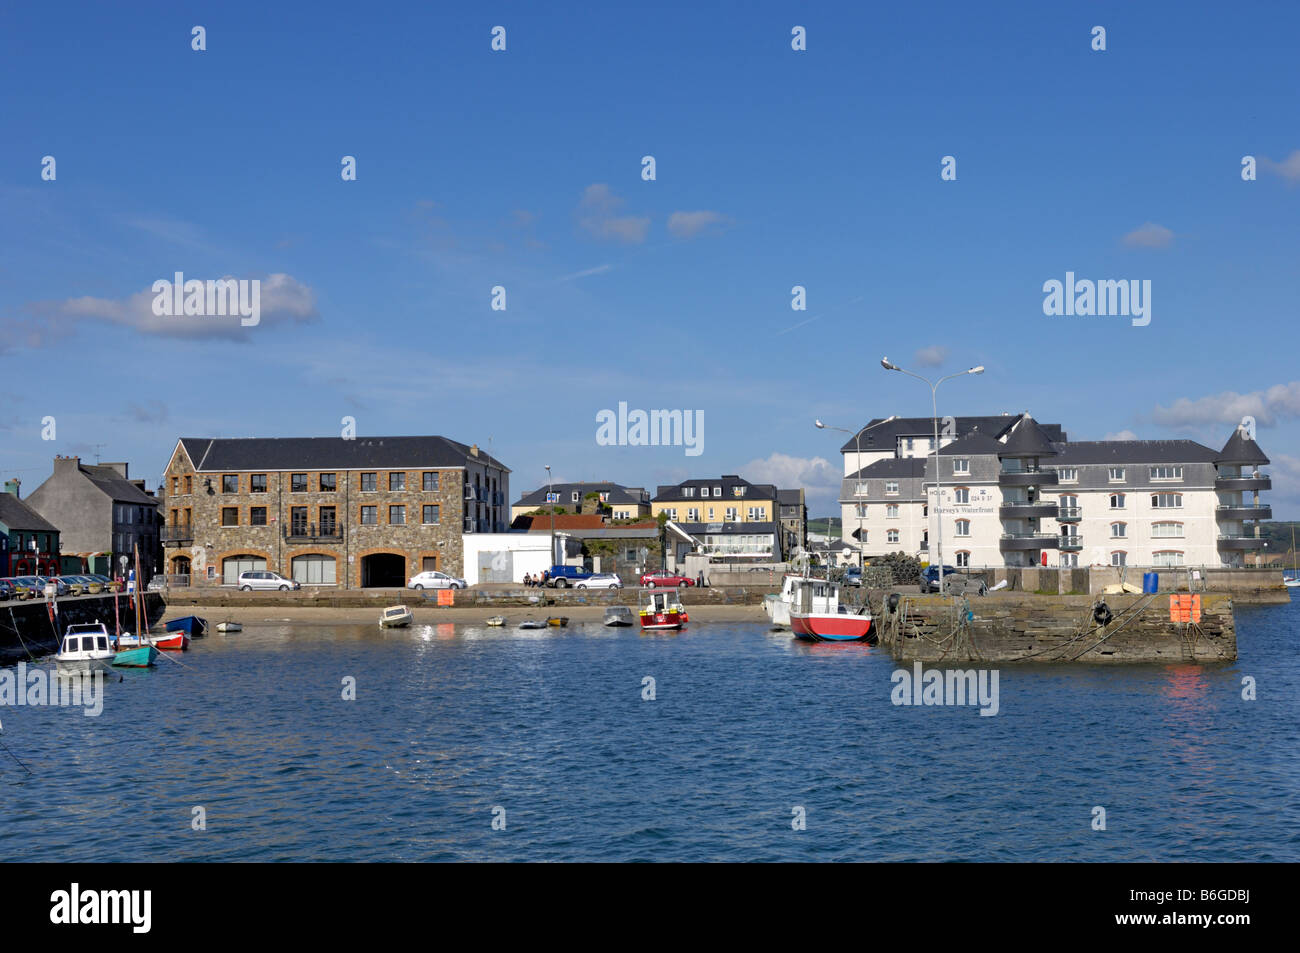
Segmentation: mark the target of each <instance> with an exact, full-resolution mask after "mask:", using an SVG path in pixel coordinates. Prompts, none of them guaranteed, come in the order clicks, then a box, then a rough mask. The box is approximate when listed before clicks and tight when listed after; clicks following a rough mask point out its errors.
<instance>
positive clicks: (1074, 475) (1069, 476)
mask: <svg viewBox="0 0 1300 953" xmlns="http://www.w3.org/2000/svg"><path fill="white" fill-rule="evenodd" d="M1056 479H1057V481H1058V482H1060V483H1078V482H1079V469H1078V467H1060V468H1058V469H1057V471H1056Z"/></svg>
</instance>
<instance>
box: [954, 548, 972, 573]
mask: <svg viewBox="0 0 1300 953" xmlns="http://www.w3.org/2000/svg"><path fill="white" fill-rule="evenodd" d="M957 568H958V569H969V568H970V553H968V552H967V551H966V550H964V549H959V550H958V551H957Z"/></svg>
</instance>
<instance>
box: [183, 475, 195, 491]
mask: <svg viewBox="0 0 1300 953" xmlns="http://www.w3.org/2000/svg"><path fill="white" fill-rule="evenodd" d="M193 491H194V478H193V477H192V476H190V475H189V474H188V473H187V474H186V475H185V492H186V493H192V492H193Z"/></svg>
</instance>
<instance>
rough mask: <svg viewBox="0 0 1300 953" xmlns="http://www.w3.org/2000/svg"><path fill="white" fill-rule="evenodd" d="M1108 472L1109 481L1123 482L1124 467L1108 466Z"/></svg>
mask: <svg viewBox="0 0 1300 953" xmlns="http://www.w3.org/2000/svg"><path fill="white" fill-rule="evenodd" d="M1109 474H1110V482H1111V483H1123V482H1124V468H1123V467H1111V468H1110V471H1109Z"/></svg>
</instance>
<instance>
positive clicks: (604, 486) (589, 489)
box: [511, 481, 650, 506]
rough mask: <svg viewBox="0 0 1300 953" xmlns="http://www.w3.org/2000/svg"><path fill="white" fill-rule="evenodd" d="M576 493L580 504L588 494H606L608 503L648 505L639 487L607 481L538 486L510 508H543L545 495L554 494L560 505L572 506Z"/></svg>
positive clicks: (647, 496) (648, 497)
mask: <svg viewBox="0 0 1300 953" xmlns="http://www.w3.org/2000/svg"><path fill="white" fill-rule="evenodd" d="M574 490H577V491H578V499H579V502H581V500H582V497H584V496H586V495H587V494H588V493H608V494H609V498H608V499H607V500H606V501H605V502H606V503H607V504H608V503H649V502H650V494H649V493H646V491H645V490H643V489H642V488H641V487H639V486H623V485H622V484H620V483H610V482H608V481H605V482H598V483H582V482H579V483H553V484H551V486H550V487H546V486H540V487H538V488H537V489H536V490H530V491H529V492H527V493H525V494H524V495H523V496H521V497H519V499H518V500H516V501H515V502H514V503H512V504H511V505H512V506H545V505H546V494H547V493H548V492H555V493H558V494H560V503H568V504H572V502H573V498H572V496H573V491H574Z"/></svg>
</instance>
